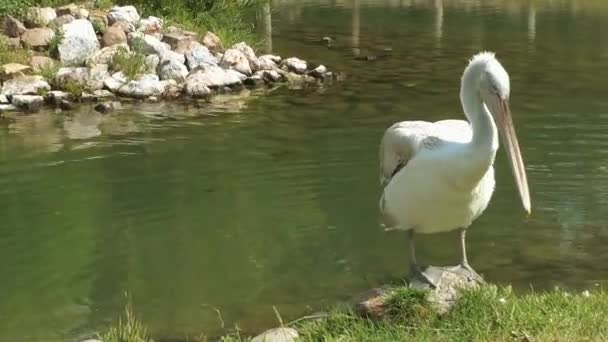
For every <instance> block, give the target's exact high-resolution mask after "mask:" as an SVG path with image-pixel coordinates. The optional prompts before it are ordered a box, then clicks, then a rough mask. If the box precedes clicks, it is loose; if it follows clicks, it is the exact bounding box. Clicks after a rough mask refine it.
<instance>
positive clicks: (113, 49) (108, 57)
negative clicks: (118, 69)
mask: <svg viewBox="0 0 608 342" xmlns="http://www.w3.org/2000/svg"><path fill="white" fill-rule="evenodd" d="M121 50H122V51H124V52H130V51H131V49H130V48H129V45H127V44H116V45H112V46H108V47H104V48H103V49H101V50H97V51H95V52H93V54H92V55H90V56H89V57H88V58H87V60H86V64H87V65H95V64H110V63H112V58H114V55H115V54H117V53H118V52H120V51H121Z"/></svg>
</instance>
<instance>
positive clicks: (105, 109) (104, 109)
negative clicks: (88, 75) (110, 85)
mask: <svg viewBox="0 0 608 342" xmlns="http://www.w3.org/2000/svg"><path fill="white" fill-rule="evenodd" d="M120 108H122V106H121V104H120V102H104V103H100V104H98V105H96V106H95V110H96V111H98V112H100V113H102V114H107V113H110V112H113V111H115V110H117V109H120ZM85 342H86V341H85Z"/></svg>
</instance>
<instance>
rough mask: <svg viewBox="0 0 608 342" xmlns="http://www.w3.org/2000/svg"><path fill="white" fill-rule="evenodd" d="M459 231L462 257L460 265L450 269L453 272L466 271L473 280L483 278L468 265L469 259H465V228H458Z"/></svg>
mask: <svg viewBox="0 0 608 342" xmlns="http://www.w3.org/2000/svg"><path fill="white" fill-rule="evenodd" d="M459 233H460V250H461V252H462V259H461V261H460V265H458V266H455V267H452V268H451V269H450V270H451V271H453V272H456V273H460V272H463V271H465V272H466V273H468V274H467V275H468V276H469V277H471V278H473V279H475V280H483V278H482V277H481V276H480V275H479V274H478V273H477V272H475V270H474V269H473V267H471V265H469V260H468V259H467V243H466V236H467V230H466V229H465V228H460V229H459Z"/></svg>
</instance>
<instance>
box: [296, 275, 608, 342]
mask: <svg viewBox="0 0 608 342" xmlns="http://www.w3.org/2000/svg"><path fill="white" fill-rule="evenodd" d="M387 306H388V311H387V313H388V314H387V317H386V318H384V319H382V320H380V321H373V320H370V319H366V318H361V317H359V316H357V315H356V314H355V313H353V312H352V311H350V310H349V309H342V310H336V311H334V312H332V313H331V315H330V317H329V318H327V319H325V320H315V321H304V322H302V323H301V324H299V325H298V326H297V327H296V329H297V330H298V331H299V332H300V334H301V338H300V340H299V341H411V340H415V341H603V340H606V339H607V338H608V293H605V292H603V291H598V292H595V293H593V294H590V295H589V296H586V295H584V294H568V293H566V292H564V291H561V290H559V289H556V290H554V291H550V292H544V293H534V292H531V293H527V294H523V295H516V294H514V293H513V292H512V291H511V290H510V288H498V287H495V286H491V285H488V286H485V287H482V288H480V289H477V290H468V291H465V292H464V293H463V295H462V298H461V299H460V300H459V302H458V304H457V305H456V306H455V307H454V308H453V309H452V310H451V311H450V312H449V313H447V314H445V315H443V316H440V315H438V314H436V313H435V312H434V311H433V310H432V309H430V304H429V303H428V302H427V300H426V296H424V295H421V294H420V293H419V292H416V291H412V290H409V289H407V288H401V289H397V291H396V293H395V294H394V295H393V297H392V298H391V299H390V300H389V302H388V305H387Z"/></svg>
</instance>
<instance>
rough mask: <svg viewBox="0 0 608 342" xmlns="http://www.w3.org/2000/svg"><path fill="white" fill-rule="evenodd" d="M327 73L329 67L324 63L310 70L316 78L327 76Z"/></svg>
mask: <svg viewBox="0 0 608 342" xmlns="http://www.w3.org/2000/svg"><path fill="white" fill-rule="evenodd" d="M326 73H327V68H326V67H325V65H323V64H321V65H319V66H318V67H316V68H314V69H313V70H311V71H310V75H311V76H314V77H316V78H323V76H325V74H326Z"/></svg>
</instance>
